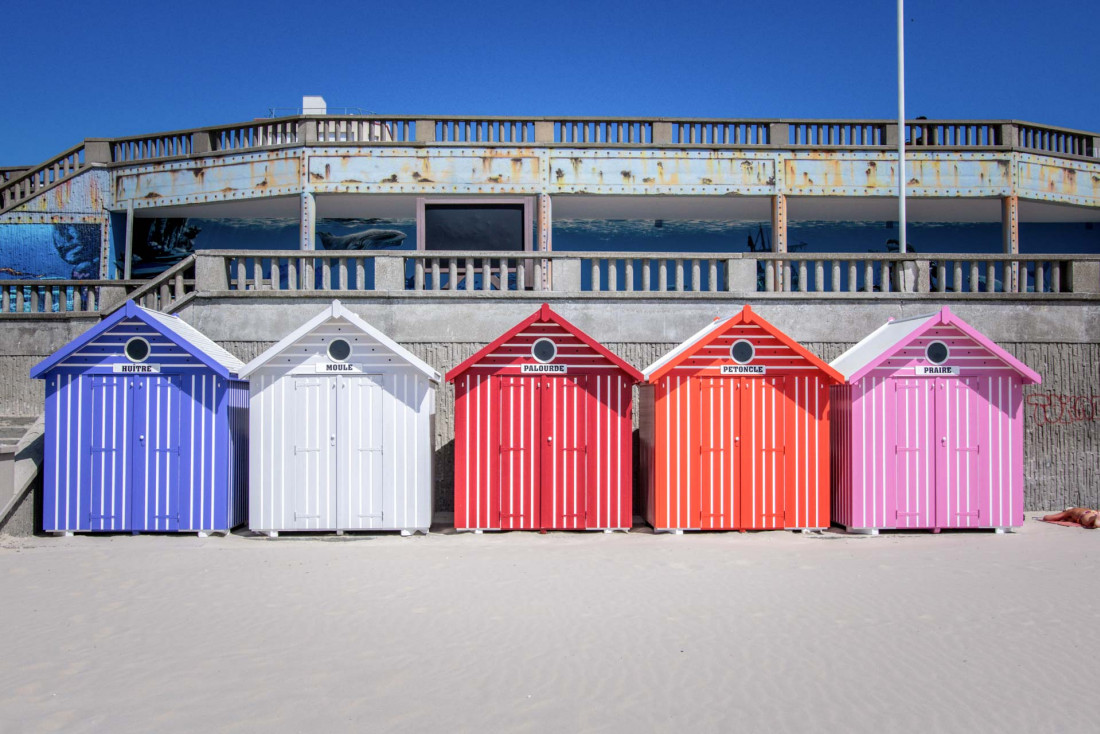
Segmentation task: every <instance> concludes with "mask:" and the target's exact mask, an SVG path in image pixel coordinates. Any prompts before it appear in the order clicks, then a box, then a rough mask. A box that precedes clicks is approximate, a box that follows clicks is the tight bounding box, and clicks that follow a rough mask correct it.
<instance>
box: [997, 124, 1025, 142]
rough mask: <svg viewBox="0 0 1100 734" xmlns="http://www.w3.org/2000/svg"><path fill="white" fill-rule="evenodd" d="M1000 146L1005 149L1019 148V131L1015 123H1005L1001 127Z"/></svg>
mask: <svg viewBox="0 0 1100 734" xmlns="http://www.w3.org/2000/svg"><path fill="white" fill-rule="evenodd" d="M1001 145H1003V146H1005V147H1006V148H1018V147H1020V130H1019V128H1017V127H1016V125H1015V123H1011V122H1006V123H1005V124H1003V125H1001Z"/></svg>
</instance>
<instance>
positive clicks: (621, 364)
mask: <svg viewBox="0 0 1100 734" xmlns="http://www.w3.org/2000/svg"><path fill="white" fill-rule="evenodd" d="M537 322H541V323H554V324H557V325H558V326H560V327H561V328H563V329H565V330H566V331H568V332H569V333H570V334H572V335H573V336H575V337H576V338H577V339H579V340H580V341H581V342H583V343H584V344H586V345H587V346H589V347H591V348H592V349H593V350H595V351H596V352H597V353H598V354H600V355H601V356H603V357H604V358H606V359H607V360H608V361H609V362H611V363H612V364H614V365H615V366H616V367H618V368H619V369H621V370H623V371H624V372H626V373H627V374H628V375H629V376H630V377H633V378H634V379H635V380H641V379H642V373H640V372H638V370H636V369H635V368H634V367H632V366H631V365H630V364H629V363H628V362H626V361H625V360H624V359H623V358H622V357H620V356H619V355H617V354H615V353H614V352H612V351H611V350H610V349H608V348H607V347H605V346H604V345H602V344H600V343H599V342H598V341H596V340H595V339H593V338H592V337H590V336H589V335H588V334H585V333H584V332H583V331H581V330H580V329H579V328H577V327H576V326H574V325H573V324H571V323H570V322H569V321H566V320H565V318H564V317H562V315H561V314H559V313H558V312H557V311H555V310H554V309H552V308H550V304H548V303H544V304H542V306H540V307H539V310H538V311H535V312H534V313H533V314H531V315H530V316H528V317H527V318H525V319H524V320H523V321H520V322H519V323H518V324H516V325H515V326H513V327H512V328H511V329H509V330H508V331H506V332H504V333H503V334H501V335H500V336H499V337H497V338H496V339H494V340H493V341H492V342H491V343H490V344H489V345H488V346H486V347H484V348H482V349H480V350H478V352H477V353H476V354H474V355H473V356H472V357H470V358H469V359H467V360H466V361H464V362H462V364H460V365H458V366H457V367H455V368H454V369H452V370H451V371H450V372H448V373H447V382H453V381H454V380H455V378H457V377H458V376H459V375H461V374H462V373H463V372H465V371H466V370H468V369H470V368H471V367H473V366H474V365H475V364H477V363H478V362H480V361H481V360H482V359H483V358H484V357H485V356H486V355H488V354H492V353H493V352H494V351H496V349H497V348H498V347H500V345H502V344H504V343H505V342H507V341H508V340H509V339H511V338H512V337H513V336H515V335H516V334H518V333H520V332H521V331H523V330H524V329H526V328H527V327H528V326H530V325H531V324H534V323H537Z"/></svg>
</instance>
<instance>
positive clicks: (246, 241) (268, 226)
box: [115, 218, 416, 278]
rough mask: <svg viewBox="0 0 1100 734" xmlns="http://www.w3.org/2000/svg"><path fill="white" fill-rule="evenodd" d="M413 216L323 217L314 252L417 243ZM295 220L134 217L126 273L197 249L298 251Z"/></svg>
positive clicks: (149, 271) (167, 263) (152, 269)
mask: <svg viewBox="0 0 1100 734" xmlns="http://www.w3.org/2000/svg"><path fill="white" fill-rule="evenodd" d="M415 231H416V224H415V222H414V221H413V220H411V219H410V220H380V219H322V220H320V221H318V223H317V239H316V241H315V242H314V247H315V248H316V249H318V250H322V251H325V250H393V249H412V248H414V247H415V246H416V237H415V234H414V233H415ZM298 237H299V226H298V220H296V219H181V218H171V219H163V218H160V219H137V220H135V222H134V236H133V256H132V260H131V271H130V272H131V276H132V277H134V278H148V277H151V276H154V275H156V274H157V273H160V272H162V271H164V270H166V269H168V268H170V267H171V266H172V265H174V264H175V263H177V262H179V261H180V260H182V259H183V258H185V257H187V256H188V255H190V254H191V253H193V252H195V251H196V250H229V249H232V250H297V249H298ZM124 256H125V250H124V243H120V242H116V244H115V267H116V268H117V270H118V272H122V259H123V257H124Z"/></svg>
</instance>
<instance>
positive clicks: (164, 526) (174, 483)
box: [129, 375, 180, 530]
mask: <svg viewBox="0 0 1100 734" xmlns="http://www.w3.org/2000/svg"><path fill="white" fill-rule="evenodd" d="M131 379H132V380H133V383H132V389H131V390H130V391H129V393H130V399H131V400H132V401H133V409H132V412H131V414H132V415H133V418H134V425H133V431H132V432H131V434H130V435H131V448H132V451H133V478H134V481H133V485H132V497H133V499H132V501H131V503H130V508H131V509H130V512H131V516H130V522H131V523H132V524H131V528H132V529H134V530H178V529H179V519H180V513H179V473H180V472H179V465H180V384H179V383H180V378H179V377H178V376H176V375H150V376H148V377H133V378H131Z"/></svg>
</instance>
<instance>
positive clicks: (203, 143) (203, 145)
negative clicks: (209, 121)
mask: <svg viewBox="0 0 1100 734" xmlns="http://www.w3.org/2000/svg"><path fill="white" fill-rule="evenodd" d="M212 150H214V141H213V139H212V138H211V136H210V132H209V131H207V130H198V131H196V132H193V133H191V153H192V155H204V154H206V153H209V152H210V151H212Z"/></svg>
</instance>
